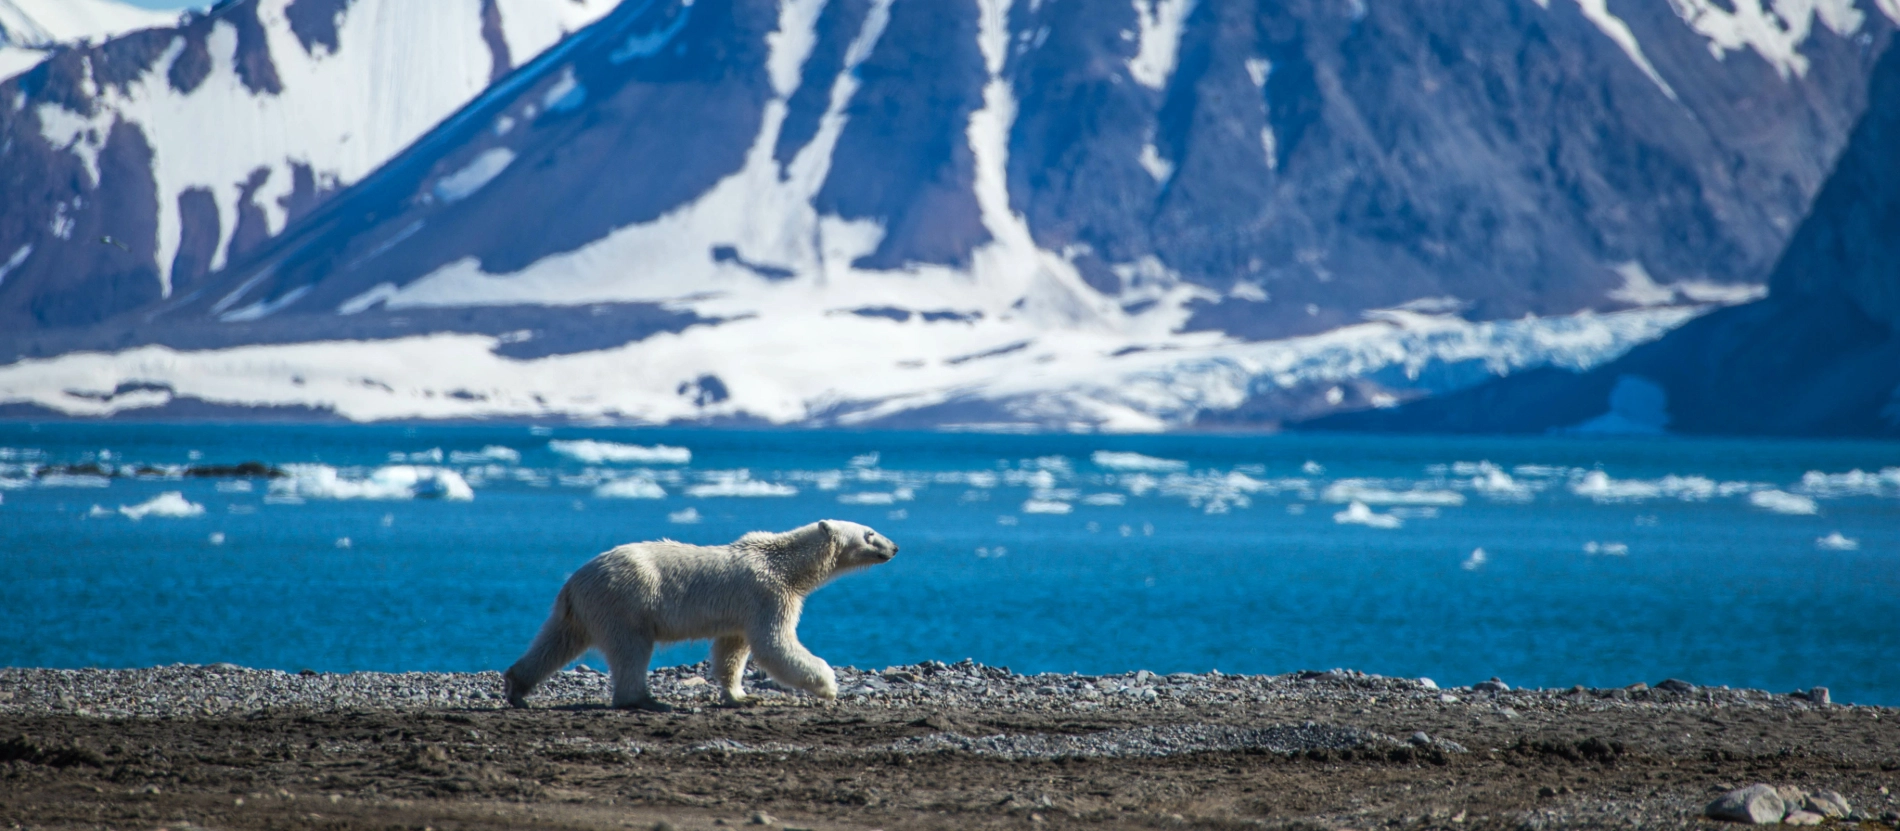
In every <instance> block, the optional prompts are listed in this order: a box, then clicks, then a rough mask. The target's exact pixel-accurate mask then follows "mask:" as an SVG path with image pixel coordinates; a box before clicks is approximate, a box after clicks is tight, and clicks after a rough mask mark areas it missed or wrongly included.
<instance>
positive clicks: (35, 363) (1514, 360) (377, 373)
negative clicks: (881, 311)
mask: <svg viewBox="0 0 1900 831" xmlns="http://www.w3.org/2000/svg"><path fill="white" fill-rule="evenodd" d="M913 288H916V287H915V286H913ZM762 311H763V312H764V313H763V314H761V315H760V316H759V317H756V318H752V319H747V320H743V321H737V322H732V323H727V324H724V325H720V326H696V327H692V328H690V329H687V330H685V331H682V332H677V333H667V334H660V335H655V336H653V337H650V338H647V339H645V340H642V341H638V342H635V343H630V344H626V345H623V346H618V347H614V348H610V349H604V350H599V351H593V352H581V353H574V354H567V355H555V356H549V357H546V358H538V359H533V360H514V359H510V358H506V357H503V356H500V355H496V354H494V352H493V350H494V348H495V347H496V346H497V345H498V343H499V342H500V341H499V339H498V338H496V337H492V336H486V335H467V334H435V335H426V336H417V337H408V338H396V339H391V340H385V341H377V342H351V341H336V342H312V343H299V344H274V345H257V346H243V347H235V348H230V349H220V350H205V351H179V350H174V349H171V348H168V347H163V346H145V347H139V348H136V349H130V350H126V351H122V352H117V353H73V354H68V355H62V356H58V357H53V358H43V359H29V360H23V361H17V362H14V363H12V364H8V365H6V366H3V367H0V403H15V402H30V403H35V404H39V405H41V406H45V407H48V408H50V409H54V410H57V411H60V412H64V413H68V414H72V415H86V416H100V415H108V414H112V413H116V412H124V411H130V410H137V409H140V408H143V407H149V406H156V405H159V404H163V403H165V402H167V401H170V400H172V398H173V397H175V396H176V397H187V398H197V399H202V400H205V401H210V402H217V403H225V404H234V405H275V406H313V407H321V408H330V409H334V410H335V411H336V412H337V413H338V414H339V415H342V416H343V417H346V418H349V419H351V420H356V421H377V420H387V419H401V418H425V419H426V418H479V417H502V416H509V417H534V416H553V415H568V416H572V417H579V418H609V419H613V420H615V421H619V422H625V423H637V424H653V423H666V422H670V421H675V420H679V419H692V418H697V417H703V416H715V415H722V414H724V415H735V414H740V413H744V414H747V415H750V416H753V417H757V418H761V419H764V420H766V421H769V422H772V423H777V424H792V423H799V422H802V421H805V420H807V419H811V418H813V417H814V416H815V415H816V414H817V413H819V412H821V411H824V410H828V409H830V408H833V407H835V406H837V405H838V404H839V403H840V402H858V403H859V404H860V405H861V406H862V409H860V410H858V411H856V412H853V413H850V414H849V415H848V416H847V417H844V418H840V419H836V420H835V421H832V422H828V423H837V424H842V425H850V424H856V423H861V422H863V421H865V420H868V419H870V418H875V417H877V416H881V415H886V414H893V413H899V412H903V411H906V410H910V409H913V408H916V407H921V406H928V405H931V404H936V403H941V402H944V401H948V400H952V399H959V398H969V397H977V398H981V399H986V400H990V401H995V402H998V403H999V405H1001V406H1004V407H1006V408H1007V410H1008V411H1009V412H1010V413H1011V414H1012V416H1013V417H1014V418H1016V419H1018V421H1017V422H1016V423H1017V424H1020V425H1022V426H1024V427H1033V428H1039V429H1058V430H1103V431H1152V430H1160V429H1166V428H1168V427H1171V426H1177V425H1182V424H1185V423H1187V421H1188V420H1189V419H1192V418H1193V417H1194V416H1195V415H1196V414H1197V413H1199V412H1201V411H1202V410H1220V409H1225V408H1230V407H1233V406H1237V405H1238V404H1240V403H1241V402H1243V401H1245V400H1246V398H1247V396H1248V395H1249V394H1251V392H1252V391H1254V390H1259V389H1269V388H1275V387H1282V388H1284V387H1295V386H1302V385H1307V384H1313V383H1318V382H1338V381H1340V380H1343V379H1347V378H1353V377H1360V376H1363V375H1367V374H1370V373H1373V372H1378V371H1381V370H1389V369H1394V368H1396V369H1398V370H1402V371H1404V372H1406V373H1412V374H1418V373H1422V372H1423V371H1424V369H1425V368H1426V367H1428V366H1431V365H1434V364H1437V363H1439V362H1446V363H1453V362H1464V361H1483V362H1484V363H1485V364H1486V365H1488V366H1489V367H1491V368H1492V370H1493V371H1494V372H1497V373H1499V374H1503V373H1505V372H1510V371H1517V370H1521V369H1526V368H1530V367H1535V366H1545V365H1554V366H1561V367H1565V368H1578V369H1583V368H1588V367H1590V366H1594V365H1595V364H1597V363H1599V362H1601V361H1603V360H1607V359H1609V358H1612V357H1615V356H1616V355H1618V354H1621V352H1623V351H1624V350H1626V349H1628V348H1629V347H1630V346H1632V345H1634V344H1636V343H1641V342H1643V341H1646V340H1649V339H1652V338H1654V337H1657V336H1659V335H1660V334H1662V333H1663V332H1665V331H1668V329H1670V328H1673V326H1674V325H1676V324H1678V323H1680V322H1681V321H1682V320H1685V319H1687V318H1688V317H1690V316H1692V315H1693V314H1695V313H1696V312H1695V310H1689V309H1680V308H1673V309H1660V310H1637V311H1631V312H1622V313H1618V314H1614V315H1582V316H1578V317H1574V318H1551V319H1541V320H1539V319H1531V320H1518V321H1499V322H1487V323H1470V322H1466V321H1462V320H1458V319H1456V318H1426V317H1423V316H1411V317H1408V318H1401V319H1399V320H1398V321H1397V322H1385V321H1380V322H1372V323H1366V324H1359V325H1356V326H1351V327H1347V328H1345V329H1340V330H1336V331H1334V332H1329V333H1325V334H1321V335H1314V336H1309V337H1303V338H1294V339H1289V340H1284V341H1270V342H1262V343H1237V342H1234V341H1232V340H1230V339H1227V338H1225V337H1223V336H1220V335H1217V334H1212V333H1193V334H1188V335H1178V336H1172V337H1168V338H1165V339H1163V338H1150V337H1133V338H1131V337H1126V336H1117V335H1116V334H1114V333H1100V332H1088V331H1079V332H1073V331H1072V332H1070V333H1066V334H1065V335H1064V336H1063V337H1061V338H1055V339H1050V340H1049V341H1047V342H1046V345H1044V344H1041V343H1039V344H1038V345H1037V347H1036V348H1034V349H1023V350H1019V351H1016V352H1012V353H1010V354H1007V355H1000V356H997V357H993V358H988V359H985V360H981V361H966V362H962V363H950V362H949V360H948V359H949V358H950V357H952V356H956V355H962V354H969V353H972V352H978V351H981V350H982V349H983V348H986V347H987V348H994V347H995V346H996V345H998V344H999V343H1009V342H1011V341H1012V339H1017V338H1018V336H1019V335H1021V334H1024V333H1027V332H1036V331H1040V327H1035V326H1034V325H1033V324H1028V323H1025V322H1023V321H1021V320H1007V321H1005V320H997V321H990V320H987V319H986V320H984V321H979V322H978V323H977V324H976V325H967V326H966V325H957V326H945V325H935V326H930V325H923V324H920V323H918V322H915V321H913V322H912V323H911V324H908V325H905V324H896V323H894V322H892V321H888V320H883V319H867V318H863V317H859V316H856V315H849V316H832V317H829V318H825V317H821V316H819V315H816V314H814V315H811V316H806V315H804V314H797V313H793V314H776V313H774V312H773V311H772V310H762ZM867 343H876V344H879V345H880V346H879V348H878V349H866V348H864V344H867ZM1130 343H1166V344H1168V345H1170V346H1173V347H1175V348H1172V349H1155V350H1150V351H1145V352H1139V353H1135V354H1129V355H1122V356H1120V357H1115V356H1114V352H1116V351H1117V350H1119V349H1121V348H1122V347H1125V346H1127V345H1129V344H1130ZM906 360H913V361H917V362H918V363H920V364H921V366H904V365H901V364H902V363H903V362H905V361H906ZM705 374H713V375H717V376H718V377H720V378H721V379H722V380H723V381H724V382H725V384H726V385H727V388H728V389H729V390H730V391H731V393H732V397H731V399H729V400H728V401H725V402H721V403H719V404H714V405H710V406H708V407H704V408H701V407H699V406H698V405H697V404H696V403H694V402H693V401H690V400H687V399H686V398H684V397H682V396H681V395H679V394H678V392H677V388H678V386H679V384H680V383H682V382H683V381H685V380H689V379H692V378H697V377H699V376H701V375H705ZM127 383H148V384H160V385H165V386H167V387H169V388H170V389H171V390H173V392H172V393H165V392H163V391H155V394H154V395H120V396H112V395H110V393H111V392H112V391H113V390H115V389H117V388H118V387H119V386H120V385H122V384H127ZM581 446H587V445H581Z"/></svg>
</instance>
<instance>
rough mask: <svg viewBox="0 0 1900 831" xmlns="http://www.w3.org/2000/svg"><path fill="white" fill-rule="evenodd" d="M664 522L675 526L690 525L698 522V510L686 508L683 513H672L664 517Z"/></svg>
mask: <svg viewBox="0 0 1900 831" xmlns="http://www.w3.org/2000/svg"><path fill="white" fill-rule="evenodd" d="M666 521H667V522H671V523H673V524H675V525H692V524H694V523H696V522H698V521H699V509H698V508H693V507H690V506H689V507H687V508H686V510H683V511H674V512H672V513H670V514H667V515H666Z"/></svg>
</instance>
